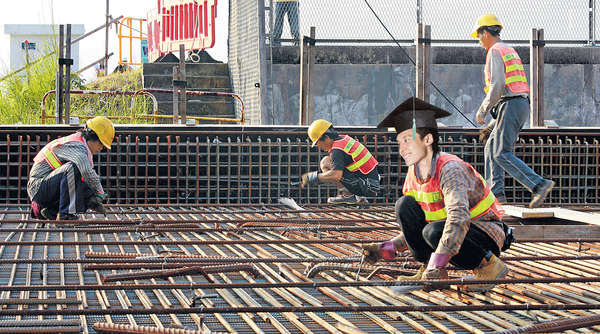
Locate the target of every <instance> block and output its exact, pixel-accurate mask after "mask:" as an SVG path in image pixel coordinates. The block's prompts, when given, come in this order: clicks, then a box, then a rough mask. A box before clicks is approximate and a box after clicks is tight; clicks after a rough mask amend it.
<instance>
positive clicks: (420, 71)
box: [415, 23, 431, 101]
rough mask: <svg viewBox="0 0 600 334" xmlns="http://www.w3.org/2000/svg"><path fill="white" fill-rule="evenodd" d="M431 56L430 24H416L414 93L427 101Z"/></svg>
mask: <svg viewBox="0 0 600 334" xmlns="http://www.w3.org/2000/svg"><path fill="white" fill-rule="evenodd" d="M430 58H431V26H429V25H423V24H422V23H418V24H417V38H416V40H415V59H416V70H415V75H416V78H415V79H416V81H415V85H416V95H417V97H418V98H419V99H421V100H423V101H429V67H430V66H429V61H430Z"/></svg>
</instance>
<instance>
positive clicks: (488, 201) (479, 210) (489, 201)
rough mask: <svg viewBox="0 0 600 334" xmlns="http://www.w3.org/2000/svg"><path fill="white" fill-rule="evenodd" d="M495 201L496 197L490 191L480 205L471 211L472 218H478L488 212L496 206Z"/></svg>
mask: <svg viewBox="0 0 600 334" xmlns="http://www.w3.org/2000/svg"><path fill="white" fill-rule="evenodd" d="M495 199H496V197H495V196H494V193H492V192H491V191H490V192H489V193H488V195H487V196H486V197H485V198H484V199H483V200H482V201H481V202H479V204H477V205H476V206H475V207H474V208H472V209H471V218H475V217H478V216H480V215H481V214H483V213H484V212H486V211H487V210H488V209H489V208H490V207H491V206H492V205H493V204H494V200H495Z"/></svg>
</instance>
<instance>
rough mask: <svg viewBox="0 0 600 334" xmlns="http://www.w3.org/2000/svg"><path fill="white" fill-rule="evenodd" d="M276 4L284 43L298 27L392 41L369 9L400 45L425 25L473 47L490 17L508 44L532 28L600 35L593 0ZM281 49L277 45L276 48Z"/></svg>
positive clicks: (581, 37) (581, 36)
mask: <svg viewBox="0 0 600 334" xmlns="http://www.w3.org/2000/svg"><path fill="white" fill-rule="evenodd" d="M267 1H269V0H267ZM270 1H272V3H273V11H272V14H273V22H275V25H274V29H273V32H274V37H275V39H278V38H279V36H280V35H279V33H280V32H281V31H283V34H282V35H281V38H282V39H293V38H297V36H295V34H293V33H290V30H294V28H295V27H296V26H297V27H299V34H300V35H307V36H308V35H309V32H310V27H316V32H317V38H319V39H351V40H381V39H384V40H388V39H390V37H389V35H388V34H387V33H386V32H385V30H384V29H383V27H382V26H381V25H380V24H379V22H378V21H377V19H376V17H375V16H374V15H373V13H372V12H371V11H370V9H369V7H368V5H367V3H368V4H369V5H370V6H371V7H372V8H373V10H374V11H375V12H376V13H377V15H378V16H379V17H380V19H381V20H382V21H383V23H384V24H385V25H386V27H387V28H388V29H389V30H390V32H391V33H392V34H393V36H394V37H395V38H396V39H410V40H412V39H414V37H415V24H416V23H417V22H418V20H421V22H422V23H424V24H428V25H431V27H432V38H433V39H453V40H466V41H470V42H473V41H474V40H473V39H472V38H471V37H470V36H469V34H470V33H471V31H472V28H473V25H474V23H475V21H476V20H477V18H478V17H479V16H480V15H482V14H484V13H494V14H495V15H496V16H497V17H498V19H499V20H500V22H502V23H503V26H504V30H503V38H504V39H508V40H529V38H530V35H531V29H532V28H544V30H545V35H546V39H552V40H573V41H574V40H578V41H587V40H588V38H589V36H590V26H591V27H592V29H595V30H596V31H597V30H598V28H596V27H595V24H594V22H593V21H594V20H590V6H592V8H594V9H595V7H594V6H593V3H594V1H592V2H590V1H589V0H571V1H564V0H543V1H520V2H518V1H514V0H496V1H478V0H454V1H434V0H394V1H389V0H366V1H365V0H329V1H321V0H298V1H289V0H288V1H281V0H280V1H277V0H270ZM296 9H297V10H296ZM296 13H297V15H296ZM592 13H594V14H595V12H594V11H592ZM288 22H289V24H288ZM290 27H291V28H292V29H290ZM282 28H283V30H282ZM269 31H270V30H269ZM596 35H598V34H596ZM277 44H278V42H277V40H275V43H274V45H277Z"/></svg>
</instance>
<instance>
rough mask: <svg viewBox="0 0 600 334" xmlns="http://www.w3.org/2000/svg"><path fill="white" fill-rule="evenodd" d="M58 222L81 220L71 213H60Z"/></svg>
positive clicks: (57, 217) (57, 218)
mask: <svg viewBox="0 0 600 334" xmlns="http://www.w3.org/2000/svg"><path fill="white" fill-rule="evenodd" d="M56 220H79V216H78V215H72V214H70V213H60V212H59V213H58V216H56Z"/></svg>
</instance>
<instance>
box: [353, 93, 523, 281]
mask: <svg viewBox="0 0 600 334" xmlns="http://www.w3.org/2000/svg"><path fill="white" fill-rule="evenodd" d="M448 115H450V114H449V113H448V112H446V111H444V110H442V109H440V108H438V107H435V106H433V105H431V104H429V103H426V102H425V101H422V100H419V99H417V98H410V99H408V100H406V101H405V102H403V103H402V104H401V105H399V106H398V107H397V108H396V109H394V111H392V113H390V114H389V115H388V116H387V117H386V118H385V119H384V120H383V121H382V122H381V123H380V124H379V125H378V126H379V127H395V128H396V132H397V141H398V146H399V151H400V152H399V153H400V155H401V156H402V159H403V160H404V162H405V163H406V165H408V172H407V175H406V178H405V180H404V186H403V189H402V193H403V195H404V196H403V197H401V198H400V199H398V201H397V202H396V207H395V209H396V220H397V222H398V225H399V227H400V230H401V233H400V234H399V235H398V236H396V237H395V238H393V239H392V240H389V241H386V242H382V243H371V244H365V245H363V254H364V256H365V260H366V261H367V262H370V263H373V262H376V261H378V260H379V259H381V258H384V259H393V258H394V257H396V254H397V253H399V252H402V251H405V250H407V249H408V250H410V252H411V253H412V256H413V257H414V259H415V260H416V261H419V262H421V263H423V265H422V266H421V268H420V269H419V270H418V272H417V273H416V274H415V275H414V276H400V277H398V279H399V280H421V279H447V278H448V273H447V271H446V266H447V265H448V263H452V264H453V265H455V266H456V267H458V268H462V269H470V270H473V272H474V273H475V279H482V280H484V279H497V278H503V277H505V276H506V275H507V273H508V268H507V267H506V265H505V264H504V263H503V262H502V261H501V260H500V259H499V256H500V252H501V251H502V250H505V249H507V248H508V246H509V245H510V241H511V236H512V235H511V234H510V233H509V232H508V228H506V232H505V225H504V224H503V223H502V222H500V220H501V218H502V215H503V213H504V212H503V210H502V207H501V206H500V204H499V203H498V201H497V200H496V198H495V196H494V194H493V193H492V192H491V190H490V188H489V187H488V186H487V185H486V183H485V180H484V179H483V178H482V177H481V175H479V173H478V172H477V171H476V170H475V169H474V168H473V167H472V166H471V165H470V164H468V163H466V162H464V161H463V160H461V159H460V158H458V157H456V156H454V155H452V154H448V153H444V152H440V149H439V146H438V145H439V143H438V141H439V135H438V128H437V122H436V119H437V118H440V117H446V116H448ZM507 234H508V235H509V238H507V237H506V235H507ZM507 242H508V244H507ZM490 288H491V286H490V285H474V286H469V287H468V289H472V290H487V289H490Z"/></svg>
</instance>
